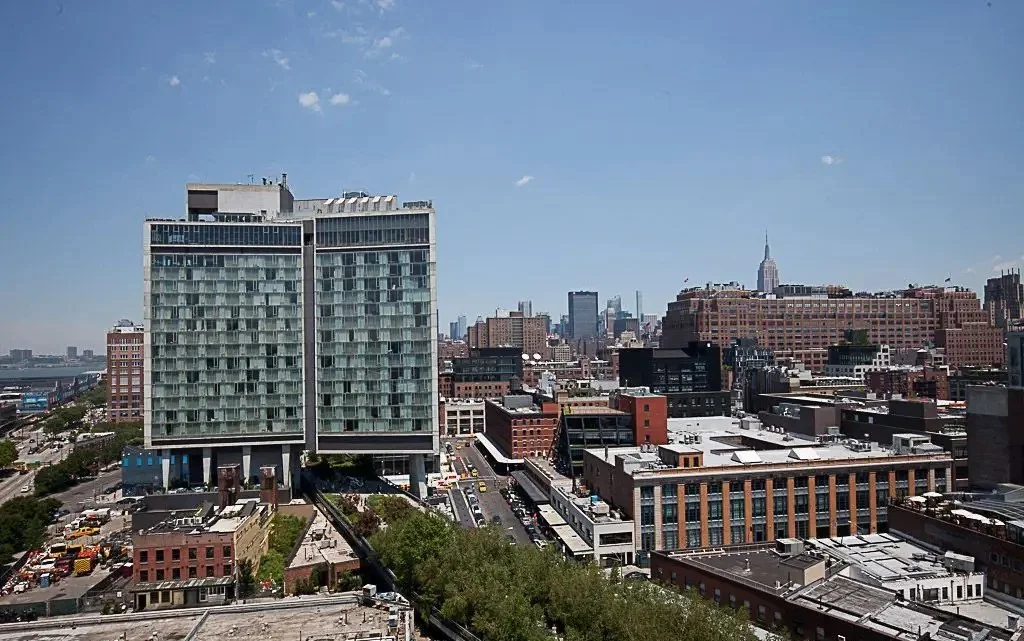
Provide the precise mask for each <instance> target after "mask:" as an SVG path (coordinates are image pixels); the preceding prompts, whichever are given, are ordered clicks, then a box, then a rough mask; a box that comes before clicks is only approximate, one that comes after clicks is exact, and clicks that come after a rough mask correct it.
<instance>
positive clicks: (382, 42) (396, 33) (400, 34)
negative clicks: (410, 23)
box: [363, 27, 406, 60]
mask: <svg viewBox="0 0 1024 641" xmlns="http://www.w3.org/2000/svg"><path fill="white" fill-rule="evenodd" d="M405 35H406V31H405V27H395V28H394V29H392V30H391V31H389V32H388V35H386V36H381V37H380V38H374V40H373V44H371V45H370V46H369V47H368V48H367V49H366V51H364V52H363V53H365V54H366V56H367V57H368V58H372V57H374V56H377V55H380V54H381V53H383V52H384V50H385V49H390V48H391V47H393V46H394V45H395V43H396V42H397V41H398V40H400V39H402V38H404V37H405ZM396 55H397V54H393V55H392V56H391V59H392V60H396V59H398V58H395V56H396ZM399 58H401V56H399Z"/></svg>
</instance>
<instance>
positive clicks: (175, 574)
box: [171, 568, 181, 581]
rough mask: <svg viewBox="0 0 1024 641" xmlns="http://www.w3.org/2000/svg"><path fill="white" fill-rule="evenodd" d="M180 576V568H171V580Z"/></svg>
mask: <svg viewBox="0 0 1024 641" xmlns="http://www.w3.org/2000/svg"><path fill="white" fill-rule="evenodd" d="M180 578H181V568H171V580H172V581H177V580H178V579H180Z"/></svg>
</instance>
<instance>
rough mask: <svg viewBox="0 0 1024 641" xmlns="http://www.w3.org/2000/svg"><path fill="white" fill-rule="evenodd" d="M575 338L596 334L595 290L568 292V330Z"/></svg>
mask: <svg viewBox="0 0 1024 641" xmlns="http://www.w3.org/2000/svg"><path fill="white" fill-rule="evenodd" d="M568 336H569V337H571V338H575V339H580V338H593V337H594V336H597V292H583V291H580V292H569V331H568Z"/></svg>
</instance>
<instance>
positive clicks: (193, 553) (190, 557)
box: [188, 548, 198, 561]
mask: <svg viewBox="0 0 1024 641" xmlns="http://www.w3.org/2000/svg"><path fill="white" fill-rule="evenodd" d="M197 556H198V551H197V550H196V548H189V549H188V560H189V561H195V560H196V558H197Z"/></svg>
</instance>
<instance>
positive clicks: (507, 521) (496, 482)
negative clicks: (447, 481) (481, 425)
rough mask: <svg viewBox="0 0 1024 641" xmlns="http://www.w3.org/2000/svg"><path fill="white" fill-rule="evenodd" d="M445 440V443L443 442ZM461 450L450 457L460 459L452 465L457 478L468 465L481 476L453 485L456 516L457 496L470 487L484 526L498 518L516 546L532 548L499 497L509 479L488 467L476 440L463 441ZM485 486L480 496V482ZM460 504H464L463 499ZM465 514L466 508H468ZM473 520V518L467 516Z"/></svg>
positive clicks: (513, 516) (506, 505)
mask: <svg viewBox="0 0 1024 641" xmlns="http://www.w3.org/2000/svg"><path fill="white" fill-rule="evenodd" d="M446 440H447V439H446ZM462 443H463V446H462V448H461V449H457V450H454V452H453V454H454V455H455V456H458V457H459V460H457V461H456V462H455V471H456V472H458V473H459V474H465V473H466V471H467V470H466V465H465V464H466V462H467V461H468V462H469V463H471V464H472V465H473V466H474V467H476V469H477V472H478V473H479V475H480V476H478V477H476V478H472V477H471V478H468V479H464V480H460V481H458V482H456V483H455V486H454V488H455V489H453V490H452V494H453V502H455V504H456V513H457V514H458V513H459V507H458V505H459V501H460V498H459V496H458V495H459V494H462V493H463V488H465V487H473V488H474V489H475V490H476V495H477V498H478V499H479V501H480V511H481V512H483V515H484V519H485V520H486V521H487V523H490V522H491V519H492V518H493V517H494V516H495V515H497V516H498V518H500V519H501V527H502V529H503V530H504V531H505V532H506V533H507V534H511V535H512V537H513V538H514V539H515V541H516V543H517V544H518V545H532V543H531V542H530V536H529V535H528V534H527V533H526V528H525V527H523V524H522V523H521V522H520V521H519V519H518V518H516V515H515V514H514V513H513V512H512V508H511V507H509V505H508V503H507V502H506V501H505V497H503V496H502V495H501V492H500V490H501V488H503V487H508V477H507V476H501V475H499V474H497V473H496V472H495V471H494V468H493V467H491V464H490V463H489V462H488V461H487V456H486V454H484V453H483V452H482V451H481V449H480V447H481V446H479V445H477V442H476V439H463V440H462ZM481 481H482V482H484V484H486V485H487V491H486V492H480V491H479V489H477V488H478V486H479V484H480V482H481ZM461 500H462V501H465V496H464V495H463V497H462V499H461ZM467 510H468V505H467ZM470 519H471V520H472V516H471V515H470ZM459 520H460V522H462V519H461V515H460V516H459Z"/></svg>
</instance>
